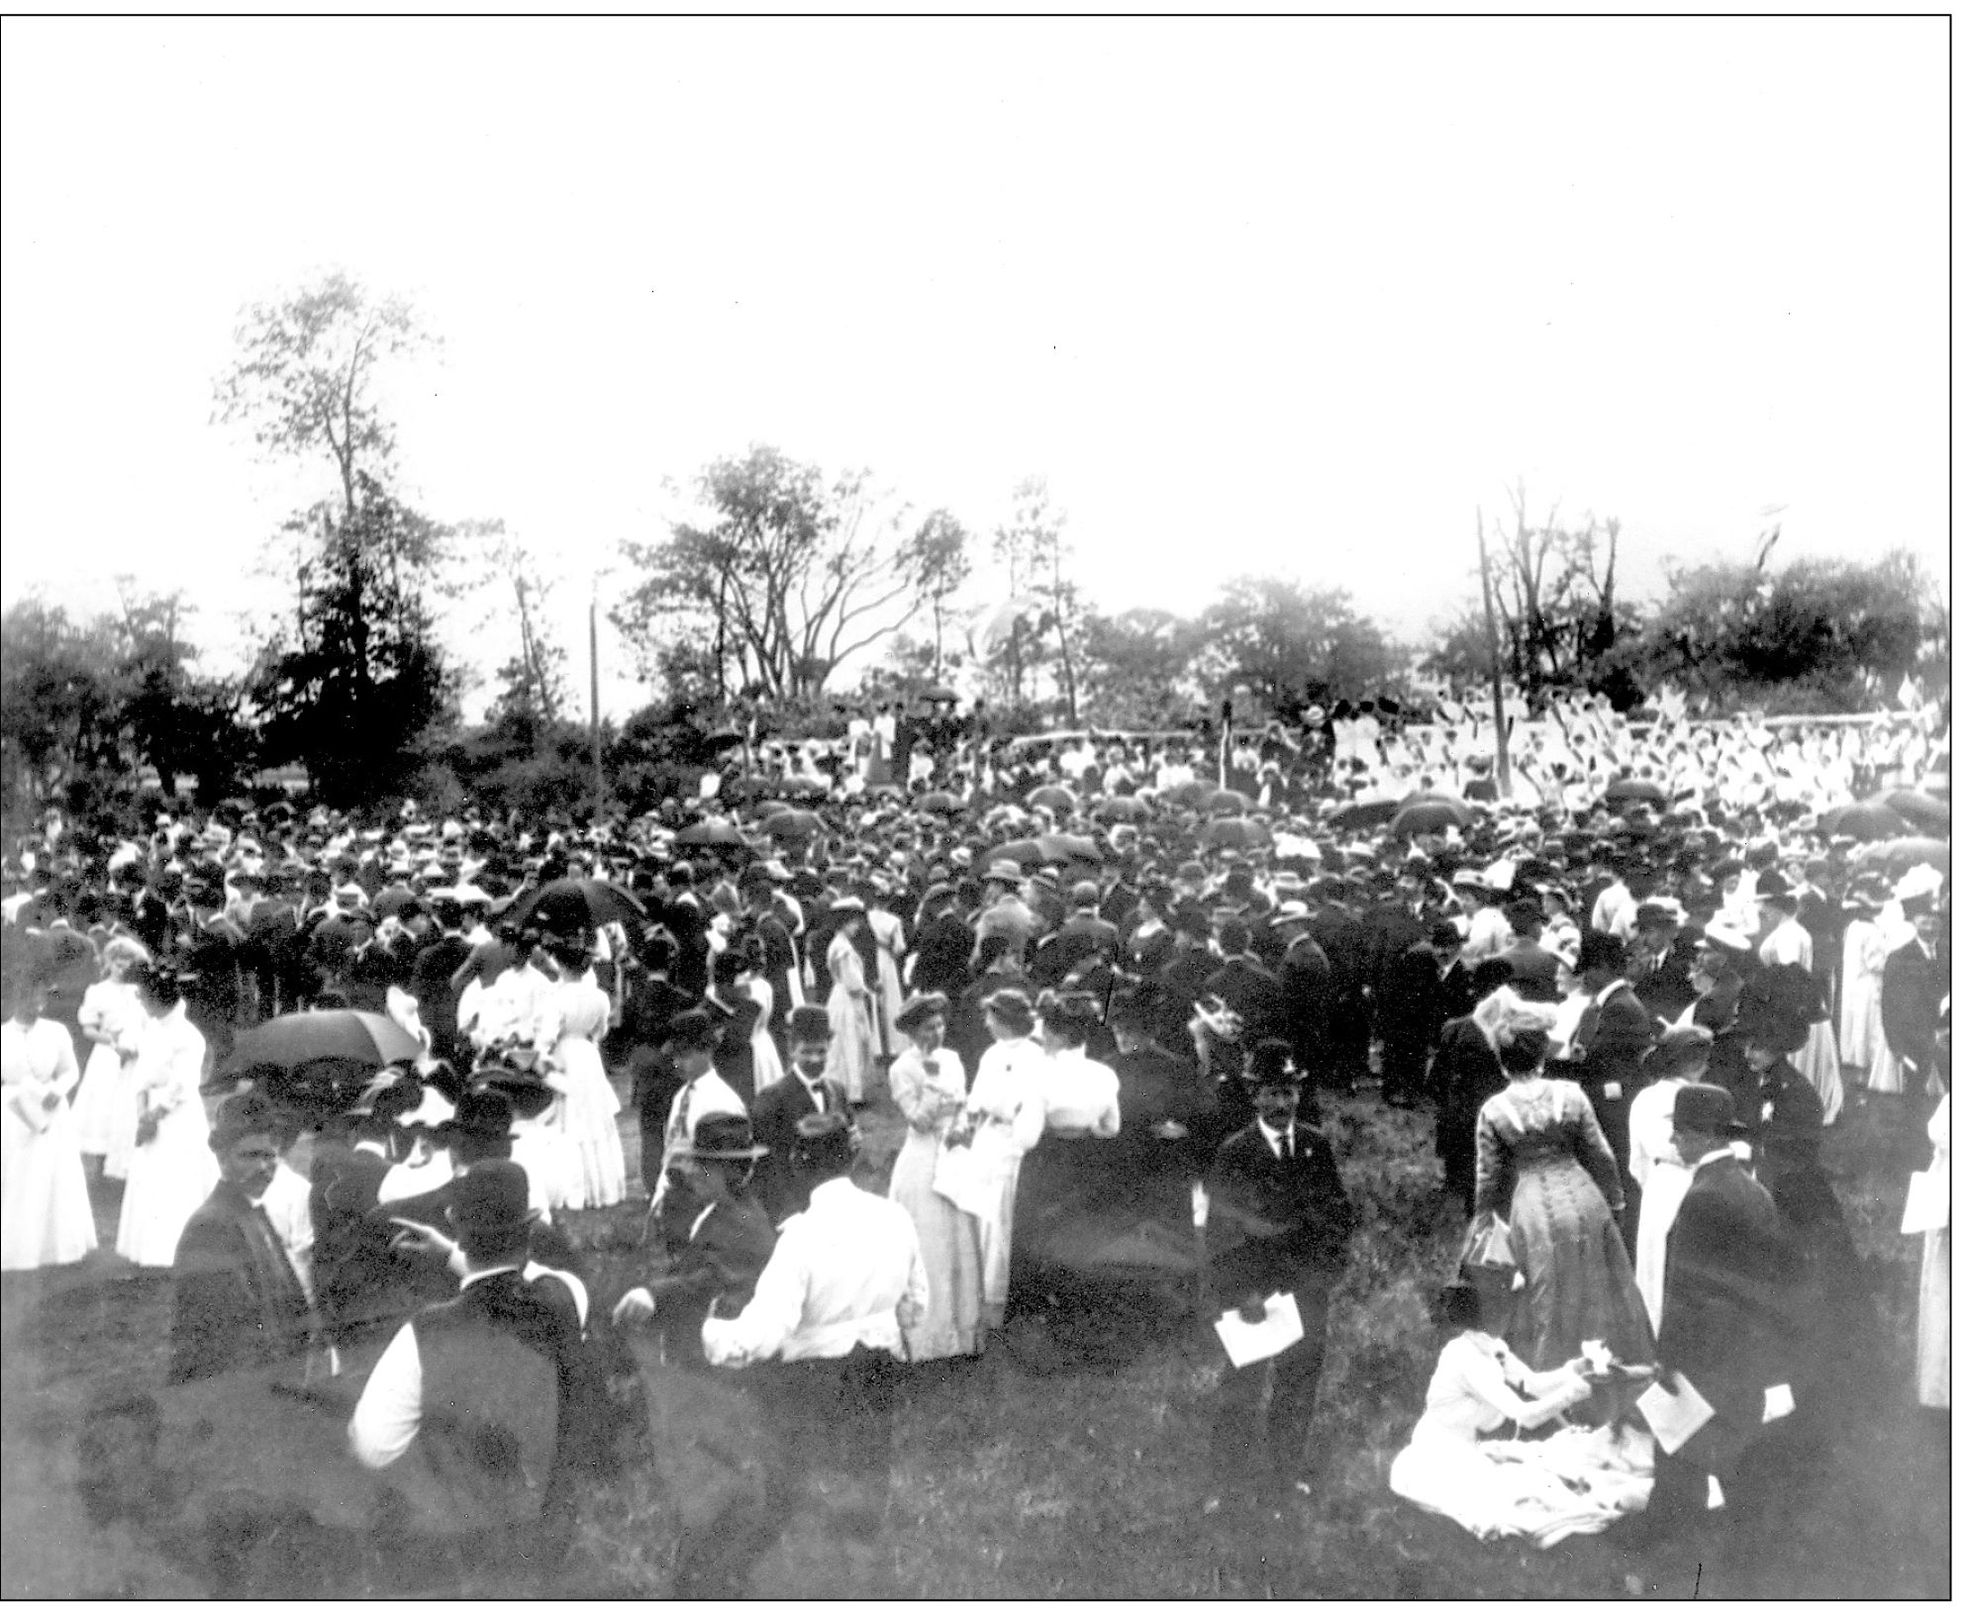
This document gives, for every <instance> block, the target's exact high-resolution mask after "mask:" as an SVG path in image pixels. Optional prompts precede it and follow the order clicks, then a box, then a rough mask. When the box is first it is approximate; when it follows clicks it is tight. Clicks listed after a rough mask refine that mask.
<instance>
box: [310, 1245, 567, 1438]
mask: <svg viewBox="0 0 1968 1608" xmlns="http://www.w3.org/2000/svg"><path fill="white" fill-rule="evenodd" d="M515 1271H517V1272H518V1273H519V1274H520V1276H521V1277H522V1278H524V1279H525V1280H526V1281H527V1282H528V1283H532V1282H533V1281H534V1280H536V1279H541V1278H552V1279H559V1280H560V1281H561V1282H562V1283H563V1284H565V1285H566V1286H567V1287H568V1290H569V1291H570V1292H571V1293H572V1294H573V1297H574V1306H575V1310H576V1312H577V1313H578V1314H579V1316H580V1319H581V1324H582V1327H583V1328H585V1327H586V1326H587V1321H588V1292H587V1290H586V1289H585V1288H584V1287H583V1286H582V1284H581V1281H580V1280H579V1279H577V1278H575V1277H574V1276H573V1275H572V1274H571V1273H563V1272H561V1271H560V1270H559V1269H558V1268H551V1267H542V1266H541V1265H540V1264H539V1263H538V1262H528V1263H527V1264H526V1265H525V1267H523V1268H519V1267H517V1266H516V1264H514V1263H511V1262H506V1263H502V1264H501V1265H500V1266H498V1267H486V1268H480V1269H478V1270H477V1271H476V1272H472V1273H467V1274H466V1275H465V1276H464V1277H463V1278H462V1279H460V1280H459V1281H458V1289H459V1291H460V1292H463V1291H465V1290H469V1289H470V1288H471V1287H472V1286H473V1285H474V1284H476V1283H478V1282H479V1280H481V1279H489V1278H491V1277H493V1276H494V1275H495V1274H499V1273H511V1272H515ZM423 1420H424V1359H423V1357H422V1355H421V1354H420V1353H419V1352H418V1350H417V1330H416V1326H415V1325H414V1324H409V1323H406V1324H404V1325H403V1327H402V1328H400V1329H398V1330H397V1331H396V1338H395V1339H393V1340H391V1341H390V1343H389V1345H388V1346H386V1347H385V1348H384V1350H383V1354H382V1355H381V1356H380V1357H378V1358H377V1359H376V1366H375V1368H374V1369H373V1370H371V1372H370V1374H369V1382H368V1383H367V1384H366V1385H364V1386H363V1387H362V1399H361V1400H360V1401H358V1402H357V1403H356V1404H355V1416H354V1417H353V1418H351V1419H350V1420H349V1427H348V1438H349V1449H350V1450H351V1451H353V1452H354V1453H355V1455H356V1458H357V1460H358V1461H359V1462H360V1463H361V1464H362V1465H363V1467H365V1468H388V1467H389V1466H390V1464H392V1463H394V1462H395V1461H396V1460H397V1459H398V1458H399V1457H401V1456H402V1455H403V1454H404V1453H405V1452H407V1451H409V1450H410V1443H411V1442H412V1441H414V1440H415V1439H416V1438H417V1430H418V1428H419V1427H420V1426H421V1425H422V1423H423Z"/></svg>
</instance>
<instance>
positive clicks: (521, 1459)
mask: <svg viewBox="0 0 1968 1608" xmlns="http://www.w3.org/2000/svg"><path fill="white" fill-rule="evenodd" d="M451 1187H452V1204H451V1207H450V1210H449V1212H448V1214H447V1215H448V1216H449V1219H450V1222H451V1225H452V1227H453V1228H454V1229H456V1230H457V1234H458V1240H457V1245H456V1251H455V1260H454V1263H453V1265H454V1266H455V1267H459V1268H461V1269H462V1276H461V1278H460V1282H459V1290H458V1294H457V1297H456V1298H455V1299H454V1300H451V1301H447V1302H444V1303H442V1304H440V1305H437V1306H431V1307H426V1308H425V1309H424V1310H423V1311H422V1312H419V1313H418V1314H417V1315H416V1316H415V1317H414V1318H412V1319H411V1320H410V1321H409V1322H408V1323H406V1324H404V1325H403V1327H402V1328H401V1329H399V1330H398V1331H397V1333H396V1338H395V1339H393V1340H392V1341H391V1342H390V1343H389V1346H388V1347H387V1348H386V1349H385V1350H384V1352H383V1354H382V1356H381V1357H380V1358H379V1359H378V1360H377V1363H376V1367H375V1370H374V1371H373V1372H372V1373H371V1374H370V1375H369V1381H368V1384H367V1385H366V1386H365V1387H364V1389H363V1392H362V1398H361V1400H360V1401H359V1402H358V1403H357V1404H356V1409H355V1416H354V1417H353V1418H352V1419H351V1420H350V1422H349V1429H348V1436H349V1445H350V1447H351V1448H352V1449H353V1451H354V1453H355V1455H356V1457H357V1458H358V1459H360V1460H361V1462H362V1463H363V1464H364V1465H366V1466H367V1467H369V1468H373V1469H388V1470H391V1472H392V1484H393V1485H395V1486H396V1488H397V1489H398V1490H399V1492H400V1493H401V1494H402V1496H403V1497H404V1498H405V1501H406V1508H407V1513H408V1523H409V1525H410V1527H411V1528H412V1529H413V1530H414V1529H421V1528H426V1527H428V1528H430V1529H432V1530H436V1531H440V1532H442V1533H447V1534H454V1535H455V1534H458V1533H460V1532H464V1531H484V1532H486V1534H487V1535H488V1536H490V1535H492V1534H494V1533H500V1534H503V1535H505V1536H507V1537H511V1538H514V1539H515V1540H517V1542H518V1543H519V1545H520V1550H521V1552H522V1553H525V1554H526V1555H528V1556H531V1557H535V1558H536V1559H545V1560H547V1561H552V1560H553V1559H554V1558H556V1557H557V1556H558V1555H559V1554H560V1553H561V1552H562V1551H563V1550H564V1549H565V1546H566V1543H567V1539H568V1535H569V1531H570V1526H571V1523H572V1519H573V1489H572V1484H573V1475H574V1473H575V1472H576V1464H577V1462H578V1457H577V1455H575V1454H576V1453H577V1449H578V1443H579V1436H578V1433H577V1432H578V1430H579V1427H580V1426H579V1423H578V1420H579V1419H580V1418H581V1417H582V1407H583V1404H582V1403H581V1402H580V1401H579V1400H578V1399H577V1398H578V1395H579V1391H580V1381H581V1380H582V1378H583V1375H584V1372H585V1370H584V1369H583V1367H582V1365H581V1347H582V1342H583V1331H584V1329H585V1326H586V1322H587V1305H588V1297H587V1291H586V1289H585V1288H584V1287H583V1286H582V1284H581V1281H580V1280H579V1279H577V1278H575V1277H574V1276H573V1275H572V1274H569V1273H562V1272H559V1271H556V1270H550V1269H541V1268H536V1267H530V1266H529V1265H528V1241H529V1236H530V1232H531V1228H532V1218H531V1214H530V1213H529V1212H528V1210H527V1205H526V1194H527V1183H526V1174H525V1171H524V1170H523V1169H522V1168H520V1167H519V1166H518V1165H516V1164H515V1163H513V1162H510V1161H483V1162H480V1163H478V1164H477V1165H476V1166H474V1167H472V1168H471V1169H470V1170H469V1171H467V1172H466V1173H465V1174H464V1176H463V1177H461V1178H459V1179H457V1180H456V1181H455V1182H454V1184H453V1185H452V1186H451ZM529 1275H530V1276H529ZM536 1540H537V1542H538V1547H537V1550H535V1549H533V1548H531V1547H529V1545H528V1544H527V1543H529V1542H532V1541H536Z"/></svg>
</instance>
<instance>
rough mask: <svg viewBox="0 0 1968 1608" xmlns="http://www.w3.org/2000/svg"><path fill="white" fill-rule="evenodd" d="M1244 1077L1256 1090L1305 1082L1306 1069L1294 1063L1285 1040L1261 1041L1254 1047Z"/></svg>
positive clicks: (1289, 1047)
mask: <svg viewBox="0 0 1968 1608" xmlns="http://www.w3.org/2000/svg"><path fill="white" fill-rule="evenodd" d="M1242 1075H1243V1080H1244V1082H1246V1083H1248V1084H1249V1085H1250V1086H1251V1087H1252V1088H1254V1089H1264V1088H1271V1087H1274V1086H1276V1085H1278V1084H1294V1085H1295V1084H1300V1083H1303V1082H1304V1081H1305V1070H1304V1068H1303V1067H1300V1066H1298V1065H1296V1064H1295V1063H1294V1062H1293V1060H1292V1053H1291V1046H1290V1045H1289V1044H1287V1043H1285V1041H1284V1040H1283V1039H1260V1040H1259V1041H1258V1042H1257V1043H1256V1044H1255V1045H1253V1046H1252V1048H1251V1053H1250V1060H1249V1061H1248V1063H1246V1065H1245V1067H1244V1070H1243V1074H1242Z"/></svg>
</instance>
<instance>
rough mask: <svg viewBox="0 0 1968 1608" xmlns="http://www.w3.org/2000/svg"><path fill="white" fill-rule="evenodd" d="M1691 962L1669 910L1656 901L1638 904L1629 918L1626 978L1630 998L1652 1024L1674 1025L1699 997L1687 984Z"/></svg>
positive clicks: (1672, 911) (1691, 956)
mask: <svg viewBox="0 0 1968 1608" xmlns="http://www.w3.org/2000/svg"><path fill="white" fill-rule="evenodd" d="M1692 960H1693V955H1692V952H1691V948H1690V945H1689V944H1688V943H1686V942H1684V941H1683V938H1682V935H1681V932H1680V925H1679V923H1678V922H1677V921H1676V919H1675V914H1674V910H1673V908H1672V907H1671V906H1669V905H1665V904H1662V903H1661V902H1660V901H1659V900H1657V899H1646V900H1643V901H1641V904H1640V908H1639V910H1638V911H1637V912H1636V914H1635V915H1634V918H1633V946H1632V949H1631V951H1630V953H1629V955H1628V960H1627V973H1626V975H1627V980H1628V981H1629V982H1631V983H1632V984H1633V992H1634V995H1635V996H1636V997H1637V998H1638V999H1639V1001H1640V1003H1641V1004H1642V1005H1644V1006H1645V1007H1646V1009H1647V1013H1648V1014H1649V1015H1650V1016H1652V1017H1653V1018H1654V1019H1655V1020H1656V1021H1661V1022H1667V1023H1670V1024H1672V1023H1674V1022H1678V1021H1679V1020H1680V1019H1681V1013H1682V1012H1683V1011H1685V1010H1686V1009H1687V1008H1688V1007H1689V1006H1690V1005H1692V1004H1694V1002H1695V1001H1696V999H1697V998H1699V997H1700V996H1699V995H1698V993H1697V992H1696V989H1695V985H1694V984H1693V983H1692V982H1691V981H1689V971H1690V968H1691V965H1692Z"/></svg>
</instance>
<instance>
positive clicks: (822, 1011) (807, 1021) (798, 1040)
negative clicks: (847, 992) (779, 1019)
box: [786, 1005, 834, 1044]
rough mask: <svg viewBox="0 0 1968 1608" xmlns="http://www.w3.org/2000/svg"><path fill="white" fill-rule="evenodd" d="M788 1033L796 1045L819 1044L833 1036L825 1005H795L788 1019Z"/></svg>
mask: <svg viewBox="0 0 1968 1608" xmlns="http://www.w3.org/2000/svg"><path fill="white" fill-rule="evenodd" d="M786 1031H787V1033H788V1034H789V1035H790V1036H791V1038H792V1041H793V1042H794V1043H795V1044H817V1043H819V1042H821V1041H822V1040H824V1039H827V1038H830V1037H832V1036H833V1031H834V1029H833V1024H832V1023H831V1022H829V1021H828V1020H827V1008H826V1006H824V1005H795V1006H794V1007H793V1008H792V1010H791V1012H790V1013H788V1015H787V1017H786Z"/></svg>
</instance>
